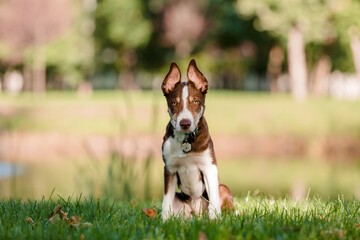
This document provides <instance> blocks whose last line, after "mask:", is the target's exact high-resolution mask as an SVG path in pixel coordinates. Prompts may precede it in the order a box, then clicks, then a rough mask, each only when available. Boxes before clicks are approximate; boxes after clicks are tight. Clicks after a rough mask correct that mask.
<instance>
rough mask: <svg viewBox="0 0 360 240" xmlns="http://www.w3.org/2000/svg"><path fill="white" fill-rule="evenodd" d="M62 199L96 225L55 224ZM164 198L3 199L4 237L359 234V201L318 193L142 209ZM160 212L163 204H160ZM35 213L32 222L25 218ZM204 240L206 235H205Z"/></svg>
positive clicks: (315, 236)
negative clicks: (166, 211)
mask: <svg viewBox="0 0 360 240" xmlns="http://www.w3.org/2000/svg"><path fill="white" fill-rule="evenodd" d="M57 204H61V205H62V209H63V210H64V211H65V212H68V213H69V215H77V216H80V217H81V218H82V220H83V221H85V222H90V223H92V224H93V225H92V226H91V227H89V228H82V227H77V228H72V227H70V226H69V225H68V224H65V223H55V224H50V223H49V220H48V215H49V213H50V212H51V211H52V209H53V208H54V207H55V206H56V205H57ZM153 205H157V206H160V202H158V201H155V202H146V203H143V202H136V201H132V202H122V201H112V200H95V199H93V198H89V199H85V200H84V199H83V200H80V199H77V200H74V201H71V199H70V198H68V199H66V200H64V199H59V200H58V201H53V200H45V199H44V198H43V199H42V200H40V201H21V200H2V201H0V239H81V236H82V234H83V237H85V239H199V236H200V234H201V235H203V236H204V235H205V236H206V238H207V239H359V238H360V229H359V225H358V224H359V223H360V213H359V209H360V203H359V201H358V200H356V199H352V200H350V201H345V200H343V199H342V198H341V197H339V199H338V200H333V201H321V200H318V199H316V198H314V199H309V200H305V201H301V202H293V201H290V200H287V199H280V200H272V199H266V198H261V197H251V196H248V197H246V198H241V199H236V209H237V210H238V211H239V214H238V215H235V214H230V215H226V216H222V218H221V220H216V221H212V220H209V219H208V218H207V217H203V218H193V219H189V220H183V219H171V220H169V221H167V222H162V221H161V218H160V213H158V215H157V216H156V218H155V219H149V218H148V217H146V216H145V214H144V213H143V212H142V208H143V207H146V208H149V207H152V206H153ZM159 212H160V209H159ZM27 217H31V218H32V219H33V220H34V221H35V225H34V226H32V225H31V224H29V223H28V222H27V221H26V218H27ZM202 239H204V238H202Z"/></svg>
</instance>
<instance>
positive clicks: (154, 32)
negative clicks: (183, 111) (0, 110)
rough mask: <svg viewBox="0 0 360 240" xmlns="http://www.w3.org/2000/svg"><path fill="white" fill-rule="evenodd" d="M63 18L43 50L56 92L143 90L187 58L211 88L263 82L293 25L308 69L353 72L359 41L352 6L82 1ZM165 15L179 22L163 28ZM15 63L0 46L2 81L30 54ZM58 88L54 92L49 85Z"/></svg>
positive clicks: (229, 0) (244, 0)
mask: <svg viewBox="0 0 360 240" xmlns="http://www.w3.org/2000/svg"><path fill="white" fill-rule="evenodd" d="M29 1H30V0H29ZM180 3H184V4H185V5H186V4H187V5H188V6H189V9H190V10H191V11H190V10H189V11H188V12H191V13H192V14H193V15H191V16H190V15H189V18H191V17H193V19H195V20H194V21H200V20H201V21H202V20H203V21H204V25H201V24H200V26H199V27H198V28H196V29H192V28H191V27H192V26H191V25H194V26H195V25H196V24H197V22H191V21H192V20H191V19H190V20H189V21H190V24H187V25H190V26H184V25H182V24H181V23H182V20H183V19H186V16H185V17H181V13H178V12H177V11H180V10H181V9H180V7H179V6H180V5H179V4H180ZM192 8H196V11H195V10H194V11H192ZM172 9H175V10H172ZM179 9H180V10H179ZM68 11H70V12H71V13H72V19H71V21H72V24H71V26H70V27H69V28H68V29H67V30H66V31H65V32H64V33H63V34H62V35H61V36H58V37H57V38H56V39H54V40H51V41H50V42H46V43H43V45H42V47H43V48H44V50H45V54H46V72H47V82H48V84H50V86H52V87H54V88H60V89H61V88H69V87H70V88H74V87H76V86H77V85H78V84H79V83H80V82H82V81H84V80H87V81H89V80H92V81H95V80H96V79H97V80H98V81H99V82H100V84H97V85H96V84H95V85H96V86H99V87H103V88H105V86H108V87H118V86H119V84H118V83H117V82H118V81H120V82H121V81H124V79H125V80H126V79H128V78H129V77H130V78H134V81H135V82H136V84H137V85H138V86H139V87H145V88H149V87H151V81H152V80H153V79H154V78H155V77H156V76H157V74H158V73H159V71H161V72H165V71H166V69H167V68H168V64H169V62H170V61H174V60H175V61H178V62H180V65H185V64H186V63H185V62H188V60H189V59H190V58H191V57H195V58H196V59H198V61H199V62H201V66H202V67H203V69H204V71H206V72H207V73H208V76H209V79H210V81H211V82H212V84H213V86H215V87H219V88H232V89H234V88H235V89H239V88H240V89H241V88H243V87H244V83H243V80H244V78H249V76H250V77H251V76H255V77H252V79H253V80H254V79H260V80H258V81H260V82H261V81H265V80H266V71H267V64H268V58H269V56H268V55H269V51H270V49H271V48H272V47H273V46H275V45H280V46H282V48H283V49H284V51H286V50H285V49H286V41H287V33H288V30H289V28H290V27H291V26H292V25H293V24H295V23H296V24H298V25H299V26H300V27H301V30H302V31H303V34H304V39H305V41H306V55H307V62H308V65H309V67H310V69H311V68H312V67H313V66H314V65H315V63H316V62H317V60H318V59H319V58H320V57H321V56H322V55H324V54H325V55H328V56H330V58H331V60H332V70H340V71H354V66H353V59H352V57H353V56H352V53H351V49H350V38H349V32H351V34H357V35H359V29H360V26H359V25H360V24H359V21H358V13H359V11H360V3H359V1H358V0H347V1H335V0H326V1H320V0H306V1H298V0H291V1H287V0H260V1H252V0H237V1H235V0H201V1H197V2H196V4H195V5H194V3H193V2H191V1H170V0H149V1H145V0H134V1H112V0H97V1H96V0H82V1H71V9H68ZM169 11H172V12H171V13H173V14H176V16H177V17H176V18H180V20H179V19H178V20H176V19H175V20H174V21H171V23H169V21H168V20H169V19H168V17H166V16H167V13H169ZM169 24H173V25H170V26H168V25H169ZM180 28H186V29H188V31H197V32H196V33H193V35H191V34H190V35H191V36H190V35H189V36H184V37H183V40H184V41H185V43H183V42H182V43H176V42H175V43H174V42H171V41H170V40H169V39H167V37H166V36H168V35H166V34H167V33H168V31H170V30H171V31H175V32H176V30H177V29H180ZM19 31H20V30H19ZM0 32H1V29H0ZM186 33H187V32H186V31H185V35H186ZM194 36H195V37H194ZM179 44H180V45H181V44H185V45H184V46H185V49H187V50H186V51H184V52H185V55H179V52H178V49H179V48H181V47H184V46H182V45H181V46H179ZM14 55H15V54H14V52H13V51H10V50H9V48H8V47H7V45H6V44H5V40H4V39H0V59H1V60H2V61H1V62H0V74H1V75H2V74H3V73H5V72H6V71H7V70H8V69H12V68H17V69H19V70H22V69H23V67H24V65H25V62H26V61H27V62H31V61H32V58H31V51H30V50H27V51H25V54H24V56H25V58H23V59H21V58H20V59H19V58H17V61H15V62H14V61H9V60H8V59H9V57H13V56H14ZM182 62H184V63H182ZM286 68H287V67H286V64H284V63H283V69H285V70H286ZM121 75H124V76H121ZM59 81H60V82H61V83H62V84H60V87H59V84H58V85H57V84H55V83H56V82H59ZM54 82H55V83H54ZM106 82H107V83H106ZM256 84H257V83H255V85H256Z"/></svg>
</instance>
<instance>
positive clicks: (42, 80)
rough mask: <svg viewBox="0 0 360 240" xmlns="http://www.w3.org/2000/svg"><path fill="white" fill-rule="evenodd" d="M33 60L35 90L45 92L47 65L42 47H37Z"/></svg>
mask: <svg viewBox="0 0 360 240" xmlns="http://www.w3.org/2000/svg"><path fill="white" fill-rule="evenodd" d="M33 61H34V62H33V79H32V80H33V91H34V92H36V93H44V92H45V90H46V65H45V54H44V51H43V50H42V49H41V48H40V47H35V50H34V60H33Z"/></svg>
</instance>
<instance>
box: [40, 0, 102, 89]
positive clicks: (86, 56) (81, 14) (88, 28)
mask: <svg viewBox="0 0 360 240" xmlns="http://www.w3.org/2000/svg"><path fill="white" fill-rule="evenodd" d="M71 3H72V4H71V7H72V13H73V16H74V17H73V21H72V25H71V27H70V29H69V30H68V31H67V32H66V33H65V34H64V35H62V36H61V37H59V38H58V39H57V40H56V41H53V42H51V43H49V44H46V45H45V53H46V57H47V64H48V67H49V69H53V71H51V72H52V73H53V74H55V78H54V80H55V81H53V82H52V85H53V86H54V87H55V88H58V89H59V88H60V89H61V88H64V87H65V86H70V87H76V86H77V85H78V84H79V83H81V82H82V81H84V80H88V78H89V77H90V75H91V74H92V73H93V69H94V64H93V63H94V37H93V34H94V29H95V16H94V15H95V10H96V7H97V4H96V0H81V1H72V2H71Z"/></svg>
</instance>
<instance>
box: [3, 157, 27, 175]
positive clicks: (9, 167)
mask: <svg viewBox="0 0 360 240" xmlns="http://www.w3.org/2000/svg"><path fill="white" fill-rule="evenodd" d="M23 173H24V167H23V166H20V165H17V164H12V163H8V162H2V161H0V179H5V178H10V177H14V176H19V175H21V174H23Z"/></svg>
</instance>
